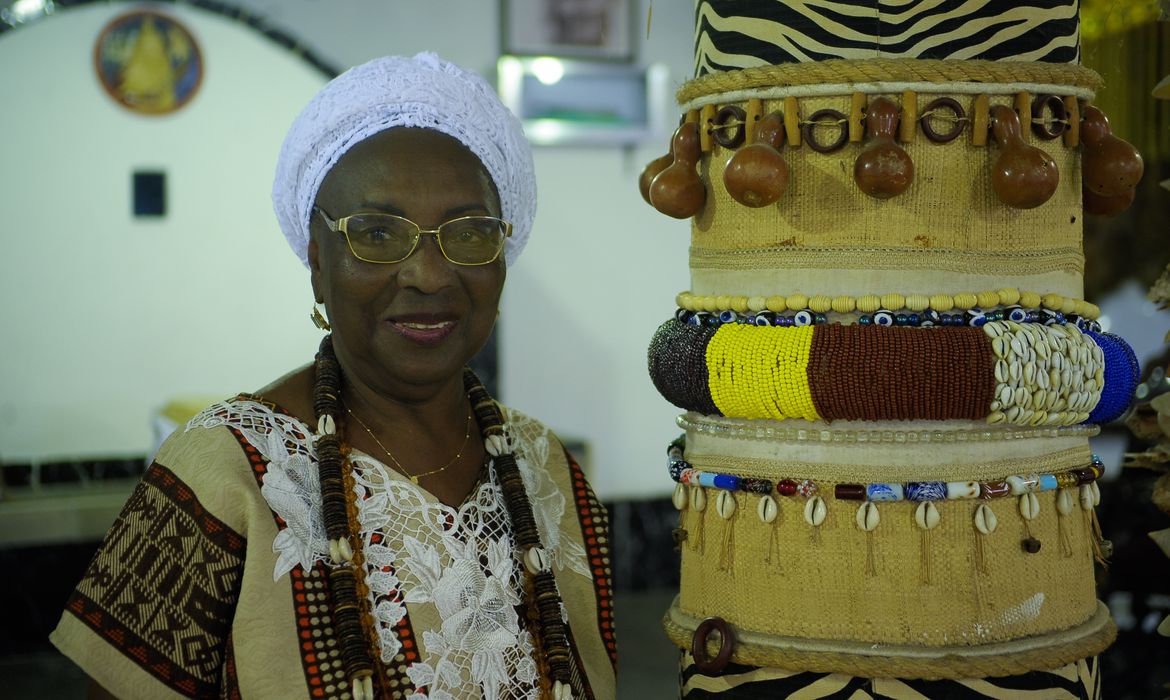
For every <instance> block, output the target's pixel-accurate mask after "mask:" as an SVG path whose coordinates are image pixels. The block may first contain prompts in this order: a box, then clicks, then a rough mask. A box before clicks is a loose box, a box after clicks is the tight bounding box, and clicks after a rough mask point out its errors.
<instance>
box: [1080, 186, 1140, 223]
mask: <svg viewBox="0 0 1170 700" xmlns="http://www.w3.org/2000/svg"><path fill="white" fill-rule="evenodd" d="M1135 192H1136V190H1126V191H1125V193H1124V194H1119V195H1117V196H1116V197H1106V196H1104V195H1099V194H1097V193H1096V192H1094V191H1093V190H1091V189H1089V188H1088V187H1082V188H1081V204H1082V206H1083V207H1084V209H1085V213H1086V214H1091V215H1092V216H1117V215H1118V214H1120V213H1121V212H1123V211H1125V210H1126V209H1129V206H1130V205H1131V204H1133V198H1134V194H1135Z"/></svg>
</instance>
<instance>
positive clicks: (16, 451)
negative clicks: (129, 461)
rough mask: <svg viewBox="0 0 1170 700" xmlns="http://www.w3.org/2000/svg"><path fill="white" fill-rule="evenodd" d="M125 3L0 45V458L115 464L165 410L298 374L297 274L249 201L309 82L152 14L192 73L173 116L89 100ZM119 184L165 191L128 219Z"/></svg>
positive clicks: (207, 31)
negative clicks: (183, 49) (184, 46)
mask: <svg viewBox="0 0 1170 700" xmlns="http://www.w3.org/2000/svg"><path fill="white" fill-rule="evenodd" d="M138 7H141V6H136V5H131V4H124V3H109V4H107V3H102V4H94V5H86V6H82V7H78V8H74V9H69V10H64V11H59V12H58V13H57V14H55V15H52V16H50V17H47V18H45V19H43V20H40V21H38V22H36V23H35V24H32V25H30V26H27V27H23V28H20V29H17V30H14V31H9V32H6V33H4V34H3V35H0V66H2V67H3V70H0V99H2V100H3V103H4V108H3V109H0V139H3V149H2V152H3V156H2V162H3V164H4V165H3V167H2V168H0V212H3V218H2V221H3V222H4V223H3V224H2V225H0V237H2V241H3V248H2V250H3V254H2V255H0V296H2V298H3V299H5V300H6V301H7V304H6V306H7V313H6V314H5V318H4V320H3V323H2V324H0V347H2V348H3V350H2V351H0V353H2V357H3V362H0V460H3V461H5V462H13V461H24V460H34V461H38V460H44V459H52V458H68V457H76V456H86V457H99V456H102V455H119V454H124V455H134V454H144V453H147V452H149V450H150V449H151V447H152V445H153V436H152V433H151V421H150V419H151V415H152V414H153V413H154V412H155V411H156V410H157V409H158V408H159V407H160V406H162V405H163V404H164V403H166V402H167V401H168V400H170V399H173V398H176V397H184V396H192V395H196V396H213V397H214V396H226V395H230V394H233V393H234V392H237V391H240V390H249V389H256V388H259V387H260V386H262V385H264V384H266V383H267V382H269V381H271V380H272V379H274V378H275V377H276V376H278V375H280V374H282V373H283V372H286V371H288V370H290V369H292V368H294V367H296V366H298V365H302V364H304V363H306V362H308V361H310V360H311V359H312V357H313V353H314V352H315V350H316V344H317V340H318V337H319V332H318V331H316V330H315V329H314V328H312V326H311V325H310V323H309V320H308V311H309V307H310V304H311V303H312V293H311V291H310V289H309V281H308V273H307V272H306V271H305V270H304V268H303V267H302V266H301V265H300V263H299V262H298V261H297V260H296V258H295V257H294V256H293V255H292V253H291V252H289V250H288V249H287V247H286V245H285V243H284V240H283V238H282V237H281V234H280V231H279V228H278V227H277V225H276V221H275V218H274V215H273V214H272V207H271V204H270V199H269V191H270V188H271V182H272V172H273V168H274V165H275V162H276V156H277V153H278V151H279V148H280V143H281V139H282V138H283V135H284V133H285V131H286V130H287V128H288V125H289V124H290V123H291V122H292V120H293V118H294V117H295V116H296V114H297V113H298V111H299V110H300V109H301V107H302V106H303V105H304V104H305V103H306V102H307V101H308V99H309V98H310V97H311V96H312V95H313V94H314V93H315V92H316V91H317V90H318V89H319V88H320V87H321V85H323V84H324V82H325V80H326V78H325V76H323V75H322V74H321V73H320V72H319V71H318V70H317V69H315V68H313V67H311V66H310V65H309V64H308V63H306V62H305V61H304V60H302V59H301V58H299V57H297V56H296V55H294V54H292V53H291V52H290V51H288V50H287V49H285V48H283V47H281V46H279V45H277V44H275V43H274V42H272V41H270V40H269V39H268V38H266V37H265V36H264V35H262V34H260V33H259V32H257V31H256V30H254V29H251V28H249V27H248V26H246V25H245V24H243V23H242V22H238V21H235V20H232V19H228V18H225V17H222V16H219V15H216V14H213V13H210V12H206V11H203V10H198V9H195V8H192V7H189V6H180V5H164V6H161V7H160V8H158V9H159V11H161V12H163V13H165V14H168V15H170V16H172V17H175V18H176V19H178V20H179V21H180V22H182V23H183V24H184V25H185V26H186V27H187V28H188V29H189V30H190V31H191V33H192V34H193V35H194V37H195V39H196V41H197V42H198V43H199V45H200V48H201V50H202V56H203V61H204V66H205V73H204V77H203V82H202V85H201V87H200V90H199V92H198V94H197V95H196V96H195V97H194V99H193V100H192V101H191V102H190V103H189V104H188V105H187V106H186V107H184V108H182V109H181V110H180V111H178V112H176V113H174V114H171V115H167V116H143V115H139V114H135V113H132V112H130V111H128V110H126V109H125V108H123V107H122V106H120V105H118V104H117V103H115V102H114V101H113V99H111V98H110V97H109V96H107V95H106V94H105V92H104V91H103V89H102V87H101V85H100V83H99V82H98V79H97V76H96V73H95V71H94V67H93V47H94V43H95V42H96V40H97V38H98V35H99V33H100V32H101V30H102V28H103V27H104V26H105V25H106V24H107V23H108V22H109V21H110V20H111V19H113V18H115V17H117V16H118V15H120V14H122V13H124V12H128V11H130V10H131V9H135V8H138ZM135 170H161V171H163V172H165V173H166V178H167V193H166V195H167V214H166V216H165V217H163V218H161V219H155V220H151V219H136V218H134V217H133V216H132V212H131V199H132V192H131V180H132V173H133V172H134V171H135Z"/></svg>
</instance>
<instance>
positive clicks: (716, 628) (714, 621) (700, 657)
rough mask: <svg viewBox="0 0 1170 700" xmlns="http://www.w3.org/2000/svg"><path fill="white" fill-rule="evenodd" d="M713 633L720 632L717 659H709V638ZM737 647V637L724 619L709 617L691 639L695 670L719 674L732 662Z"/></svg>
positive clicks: (696, 629)
mask: <svg viewBox="0 0 1170 700" xmlns="http://www.w3.org/2000/svg"><path fill="white" fill-rule="evenodd" d="M712 632H719V653H718V654H716V655H715V658H713V659H709V658H707V637H709V636H711V633H712ZM734 646H735V635H734V633H733V632H732V631H731V625H729V624H727V620H724V619H723V618H722V617H708V618H707V619H705V620H703V621H702V622H700V623H699V626H698V627H696V628H695V634H694V636H692V637H691V656H693V657H694V659H695V668H697V669H699V670H700V671H702V672H703V673H719V672H721V671H722V670H723V669H724V668H726V667H727V662H728V661H730V660H731V650H732V647H734Z"/></svg>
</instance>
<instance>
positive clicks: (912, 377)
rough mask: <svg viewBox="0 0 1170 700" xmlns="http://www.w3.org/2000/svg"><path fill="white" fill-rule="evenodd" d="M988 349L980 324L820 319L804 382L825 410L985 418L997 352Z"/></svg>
mask: <svg viewBox="0 0 1170 700" xmlns="http://www.w3.org/2000/svg"><path fill="white" fill-rule="evenodd" d="M940 330H941V329H940ZM987 350H988V346H987V336H986V335H985V334H984V333H983V331H982V330H981V329H979V328H951V329H947V331H946V332H942V333H932V332H929V331H927V332H918V333H915V332H910V333H891V334H888V335H885V336H880V335H878V334H876V333H874V332H873V330H872V329H869V328H865V327H863V326H838V325H832V326H825V327H823V328H820V329H818V332H817V333H814V334H813V338H812V349H811V352H810V353H809V366H808V376H809V380H810V381H809V389H810V390H811V391H812V396H813V403H814V404H815V405H816V406H817V408H818V410H819V411H820V412H821V415H822V416H826V417H846V416H847V417H849V418H850V419H851V420H899V419H904V418H905V417H907V416H912V417H914V418H916V419H922V420H948V419H960V420H962V419H970V420H978V419H983V418H986V417H987V414H988V413H989V407H990V405H991V401H992V399H993V398H994V393H995V374H994V369H995V357H994V355H992V353H989V352H988V351H987ZM830 378H831V380H830Z"/></svg>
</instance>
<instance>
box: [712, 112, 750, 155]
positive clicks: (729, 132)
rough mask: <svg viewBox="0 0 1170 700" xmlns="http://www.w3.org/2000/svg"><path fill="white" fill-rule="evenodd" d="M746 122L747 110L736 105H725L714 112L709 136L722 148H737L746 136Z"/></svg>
mask: <svg viewBox="0 0 1170 700" xmlns="http://www.w3.org/2000/svg"><path fill="white" fill-rule="evenodd" d="M728 122H731V123H728ZM746 124H747V112H745V111H744V110H743V108H742V107H740V106H738V105H727V106H725V107H723V108H722V109H720V110H719V111H718V112H716V113H715V119H713V120H712V121H711V137H712V138H713V139H715V143H717V144H719V145H720V146H722V147H724V148H739V147H740V146H742V145H743V142H744V140H745V139H746V138H747V129H746Z"/></svg>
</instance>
